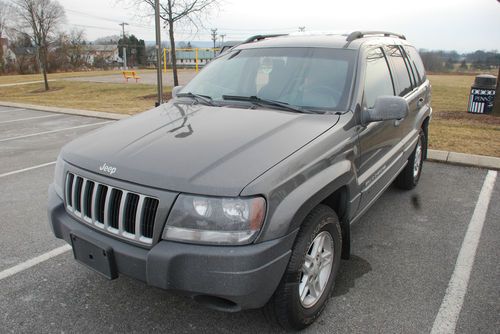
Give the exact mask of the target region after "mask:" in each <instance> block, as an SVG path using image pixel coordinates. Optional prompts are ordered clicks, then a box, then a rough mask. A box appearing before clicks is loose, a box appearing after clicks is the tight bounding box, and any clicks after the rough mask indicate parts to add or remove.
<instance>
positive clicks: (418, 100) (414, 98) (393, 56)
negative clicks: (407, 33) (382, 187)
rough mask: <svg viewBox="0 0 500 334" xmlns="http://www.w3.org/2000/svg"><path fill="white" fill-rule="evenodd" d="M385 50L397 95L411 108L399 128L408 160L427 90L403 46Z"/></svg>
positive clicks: (414, 141)
mask: <svg viewBox="0 0 500 334" xmlns="http://www.w3.org/2000/svg"><path fill="white" fill-rule="evenodd" d="M385 50H386V52H387V58H388V59H389V62H390V64H391V68H392V73H393V77H394V82H395V88H396V95H398V96H401V97H404V98H405V99H406V101H407V102H408V105H409V106H410V112H409V114H408V116H407V117H406V118H404V119H403V120H401V122H400V124H399V126H398V130H399V131H400V137H401V140H402V146H403V147H402V149H403V150H405V152H404V155H405V158H407V157H408V156H409V154H410V153H411V151H412V148H413V146H414V145H413V144H414V143H416V139H417V135H418V131H419V128H420V124H418V113H419V110H420V108H422V107H423V105H424V104H425V95H426V89H425V87H424V86H423V85H422V78H421V77H420V75H419V74H418V72H417V73H415V71H416V70H415V63H414V62H412V61H411V59H410V58H408V55H407V52H406V51H405V49H404V47H403V46H402V45H388V46H386V47H385Z"/></svg>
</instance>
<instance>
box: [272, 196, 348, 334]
mask: <svg viewBox="0 0 500 334" xmlns="http://www.w3.org/2000/svg"><path fill="white" fill-rule="evenodd" d="M321 240H323V244H322V246H321ZM314 247H316V249H317V250H318V251H317V252H315V248H314ZM329 250H331V253H333V254H330V255H329V254H328V253H329ZM341 252H342V234H341V229H340V224H339V219H338V217H337V215H336V214H335V211H333V210H332V209H331V208H330V207H328V206H326V205H318V206H317V207H316V208H314V209H313V210H312V211H311V212H310V213H309V215H308V216H307V217H306V218H305V220H304V222H303V224H302V227H301V229H300V231H299V233H298V235H297V239H296V240H295V244H294V246H293V249H292V255H291V257H290V261H289V263H288V266H287V268H286V271H285V274H284V275H283V278H282V279H281V282H280V284H279V286H278V288H277V289H276V291H275V293H274V295H273V296H272V298H271V300H270V301H269V302H268V303H267V305H266V306H265V307H264V313H265V315H266V317H267V319H268V320H270V321H275V322H277V323H278V324H279V325H280V326H281V327H283V328H284V329H286V330H300V329H303V328H305V327H307V326H309V325H310V324H312V323H313V322H314V321H315V320H316V318H318V316H319V315H320V314H321V312H322V311H323V309H324V308H325V306H326V304H327V301H328V299H329V298H330V296H331V293H332V291H333V286H334V282H335V277H336V276H337V272H338V269H339V265H340V255H341ZM314 254H317V256H316V257H314V258H315V259H316V260H313V256H312V255H314ZM306 255H307V257H306ZM329 261H331V263H330V264H329V263H328V262H329ZM303 268H309V269H308V270H307V272H308V273H309V275H308V274H307V273H306V272H305V269H303ZM327 275H328V276H327ZM315 277H317V279H315ZM306 282H310V283H309V284H307V283H306ZM310 287H311V288H310ZM311 289H312V290H311ZM314 292H316V293H314ZM301 294H302V296H303V298H301Z"/></svg>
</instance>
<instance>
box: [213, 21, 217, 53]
mask: <svg viewBox="0 0 500 334" xmlns="http://www.w3.org/2000/svg"><path fill="white" fill-rule="evenodd" d="M212 41H214V58H215V42H216V41H217V28H215V29H212Z"/></svg>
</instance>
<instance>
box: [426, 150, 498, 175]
mask: <svg viewBox="0 0 500 334" xmlns="http://www.w3.org/2000/svg"><path fill="white" fill-rule="evenodd" d="M427 160H429V161H436V162H444V163H449V164H454V165H461V166H471V167H480V168H488V169H496V170H500V158H496V157H490V156H487V155H475V154H465V153H458V152H448V151H439V150H431V149H429V150H427Z"/></svg>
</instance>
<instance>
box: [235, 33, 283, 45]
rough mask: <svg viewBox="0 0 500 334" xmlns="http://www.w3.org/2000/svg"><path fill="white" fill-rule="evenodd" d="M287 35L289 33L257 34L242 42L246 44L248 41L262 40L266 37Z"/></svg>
mask: <svg viewBox="0 0 500 334" xmlns="http://www.w3.org/2000/svg"><path fill="white" fill-rule="evenodd" d="M286 35H288V34H272V35H255V36H252V37H249V38H247V39H245V40H244V41H243V42H242V43H241V44H246V43H251V42H256V41H260V40H262V39H266V38H272V37H280V36H286Z"/></svg>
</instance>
